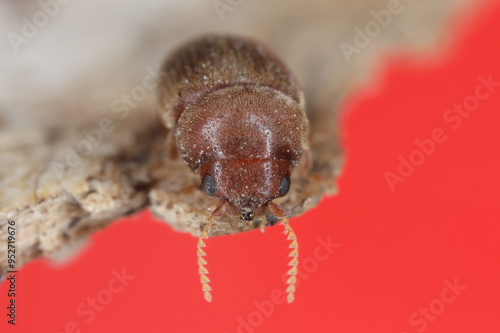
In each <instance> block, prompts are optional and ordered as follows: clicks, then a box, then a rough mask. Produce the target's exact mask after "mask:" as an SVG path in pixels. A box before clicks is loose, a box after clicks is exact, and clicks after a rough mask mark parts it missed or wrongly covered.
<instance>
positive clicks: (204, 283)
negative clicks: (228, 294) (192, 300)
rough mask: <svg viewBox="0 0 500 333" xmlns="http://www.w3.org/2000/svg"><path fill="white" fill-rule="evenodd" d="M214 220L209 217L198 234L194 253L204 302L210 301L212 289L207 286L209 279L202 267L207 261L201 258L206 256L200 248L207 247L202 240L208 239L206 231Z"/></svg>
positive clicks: (206, 271)
mask: <svg viewBox="0 0 500 333" xmlns="http://www.w3.org/2000/svg"><path fill="white" fill-rule="evenodd" d="M214 220H215V217H214V216H210V219H209V220H208V224H207V225H206V226H205V228H203V231H202V232H201V234H200V238H199V239H198V246H197V250H196V253H197V255H198V272H199V273H200V281H201V290H202V291H203V297H205V300H206V301H207V302H211V301H212V294H211V293H210V291H211V290H212V288H210V285H209V284H208V283H209V282H210V279H209V278H208V276H207V275H206V274H208V270H207V269H206V268H205V267H204V265H206V264H207V261H206V260H205V259H204V258H203V257H204V256H206V255H207V254H206V253H205V251H203V250H202V248H203V247H205V246H207V245H206V244H205V242H204V241H203V240H204V239H207V238H208V230H209V229H210V226H211V225H212V223H214Z"/></svg>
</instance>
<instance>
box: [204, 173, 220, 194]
mask: <svg viewBox="0 0 500 333" xmlns="http://www.w3.org/2000/svg"><path fill="white" fill-rule="evenodd" d="M202 183H203V191H205V193H206V194H208V195H210V196H212V197H215V190H216V189H217V185H215V180H214V178H213V177H212V176H210V175H206V176H205V177H203V181H202Z"/></svg>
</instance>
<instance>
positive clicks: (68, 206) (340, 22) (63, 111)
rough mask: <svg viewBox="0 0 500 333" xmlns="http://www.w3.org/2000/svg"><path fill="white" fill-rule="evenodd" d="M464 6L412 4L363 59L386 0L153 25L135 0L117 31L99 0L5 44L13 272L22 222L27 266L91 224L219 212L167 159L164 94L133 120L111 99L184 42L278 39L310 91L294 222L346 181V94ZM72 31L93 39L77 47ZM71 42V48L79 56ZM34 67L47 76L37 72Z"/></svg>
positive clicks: (0, 144)
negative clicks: (94, 138) (357, 37)
mask: <svg viewBox="0 0 500 333" xmlns="http://www.w3.org/2000/svg"><path fill="white" fill-rule="evenodd" d="M112 2H113V1H109V3H112ZM465 2H467V1H465V0H463V1H451V0H448V1H439V2H436V1H430V0H427V1H418V2H413V3H410V2H404V3H403V2H402V4H403V5H404V6H403V10H402V11H401V13H399V14H397V15H393V16H392V17H391V22H390V24H389V25H388V26H387V27H383V28H382V29H381V31H380V33H379V34H377V35H376V36H375V37H373V38H371V39H370V43H369V45H368V46H367V47H364V48H361V49H360V51H359V54H355V55H353V56H352V59H351V61H347V59H346V58H345V56H344V54H343V53H342V51H341V48H340V43H341V42H342V41H346V42H349V43H351V44H352V43H353V38H354V34H355V31H354V28H355V27H361V28H364V25H365V24H366V23H367V22H370V21H373V16H371V15H372V14H371V13H370V11H371V10H382V9H385V8H387V3H388V2H387V1H380V0H374V1H366V2H364V3H363V4H359V3H358V4H351V3H345V2H344V1H318V2H316V3H315V4H314V5H312V4H307V3H306V2H304V3H302V2H300V1H275V2H271V3H269V2H265V1H252V2H243V3H242V4H241V5H240V6H238V7H235V8H233V11H230V12H226V13H225V14H224V15H223V17H224V20H220V18H219V16H218V15H217V12H216V10H215V9H214V8H213V7H212V5H211V4H210V2H203V3H202V2H201V1H199V2H198V3H197V4H198V5H199V6H198V7H197V6H194V5H193V4H192V3H190V4H189V5H187V4H181V3H180V2H179V4H177V5H176V6H173V5H166V4H160V3H159V2H158V3H157V5H156V6H157V7H155V6H150V7H146V6H145V8H143V9H133V10H134V11H139V12H140V13H142V14H144V15H145V16H147V17H148V24H145V23H144V22H142V21H140V20H137V19H135V20H134V19H129V18H127V15H126V10H125V9H124V8H123V7H127V5H126V4H125V5H124V4H123V3H122V2H120V3H118V2H115V4H114V5H115V6H120V10H117V13H115V14H113V15H120V14H121V15H122V16H120V17H119V18H118V19H117V23H116V24H117V25H122V26H121V28H122V30H123V32H124V33H123V34H118V32H119V30H118V31H117V30H116V28H115V29H114V30H113V28H109V29H108V27H109V25H110V23H109V20H104V19H102V20H100V19H99V18H102V17H104V16H105V15H108V14H109V13H106V12H102V13H99V14H96V15H97V18H96V22H97V23H96V25H97V27H94V29H88V27H87V25H86V20H87V17H88V16H85V15H89V12H91V9H92V6H96V5H97V3H95V4H94V2H93V1H89V2H86V3H85V4H78V5H77V4H76V3H75V6H74V7H72V8H61V12H60V13H59V14H58V16H56V17H54V18H53V22H51V26H52V28H47V29H46V30H45V31H44V34H43V35H42V34H41V35H40V36H37V37H35V38H34V39H33V41H30V44H28V45H23V48H22V49H21V50H20V52H19V53H14V52H13V51H12V49H11V46H10V45H3V44H2V46H1V47H2V48H5V49H3V50H1V52H0V53H1V54H2V57H4V59H1V60H2V61H0V63H1V65H0V71H2V73H4V75H3V76H4V78H3V79H1V81H0V90H2V91H3V93H1V94H0V98H1V100H0V184H1V186H0V276H3V275H5V272H6V271H7V254H6V249H7V244H6V243H7V222H8V221H9V220H15V221H16V232H17V237H16V267H20V266H21V265H22V264H24V263H26V262H28V261H30V260H32V259H35V258H37V257H39V256H47V255H53V254H55V253H61V251H63V250H64V249H66V248H68V247H69V246H71V245H72V244H75V243H76V242H77V241H78V240H81V239H82V238H84V237H85V236H87V235H89V234H90V233H91V232H92V231H94V230H98V229H101V228H103V227H105V226H106V225H107V224H108V223H110V222H112V221H113V220H115V219H117V218H119V217H121V216H124V215H128V214H132V213H134V212H136V211H138V210H140V209H142V208H145V207H147V206H149V207H150V209H151V210H152V211H153V212H154V213H155V214H156V216H158V217H159V218H160V219H163V220H165V221H166V222H167V223H169V224H170V225H171V226H172V227H173V228H175V229H176V230H179V231H183V232H189V233H191V234H193V235H198V234H199V233H200V227H201V226H202V225H204V224H205V223H206V222H207V220H208V216H209V211H208V210H207V209H208V208H209V207H211V206H212V205H213V204H214V203H215V202H216V199H214V198H211V197H208V196H206V195H204V194H203V192H202V191H200V190H199V188H198V186H199V179H198V178H199V177H197V175H196V174H193V173H192V172H191V171H190V170H189V168H188V167H187V166H185V165H184V164H183V163H182V161H181V160H180V159H177V160H174V161H171V160H170V159H169V157H168V156H167V154H166V150H165V132H164V131H162V130H161V128H160V125H159V121H158V119H157V114H156V98H155V94H154V91H151V90H148V96H147V97H146V98H145V99H144V100H141V101H140V102H138V103H137V105H135V106H133V107H132V106H130V107H129V111H130V112H128V113H127V115H126V116H125V117H123V119H122V118H120V115H124V113H120V112H115V109H113V107H112V105H113V102H114V101H115V100H116V98H119V97H120V96H122V94H123V93H130V92H131V91H133V89H134V87H137V86H143V85H144V78H146V77H147V76H148V73H152V72H154V71H155V69H156V68H157V67H158V66H159V64H160V63H161V61H162V60H163V58H164V56H165V55H166V53H167V52H168V51H169V50H171V49H172V48H173V47H175V46H177V45H178V44H179V43H181V42H183V41H185V40H186V39H188V38H191V37H193V36H196V35H199V34H201V33H205V32H208V31H211V32H231V33H239V34H244V35H247V36H251V37H254V38H257V39H259V40H262V41H264V42H265V43H266V44H268V45H269V46H271V47H272V48H273V49H274V50H275V51H276V52H277V53H278V54H279V55H280V56H281V57H282V58H283V59H284V61H285V62H286V63H287V64H288V65H289V66H290V67H291V69H292V70H293V72H294V73H295V74H296V75H297V77H298V79H299V81H300V83H301V84H302V85H303V86H304V88H305V96H306V103H307V113H308V115H309V118H310V122H311V148H312V155H313V161H314V165H313V169H312V171H311V174H310V175H308V176H305V177H304V176H299V175H294V176H293V179H292V188H291V191H290V193H289V194H288V195H287V196H286V197H285V198H283V199H282V200H281V201H280V200H278V201H277V203H279V204H280V205H282V206H283V208H284V209H285V211H286V212H287V213H288V214H289V216H290V217H293V216H296V215H300V214H302V213H303V212H305V211H306V210H308V209H310V208H312V207H314V206H315V205H316V204H317V203H318V202H319V200H320V199H321V197H322V196H323V195H324V194H327V195H331V194H334V193H335V192H336V191H337V188H336V186H335V179H336V177H337V176H338V175H339V174H340V172H341V167H342V158H343V156H342V149H341V145H340V141H339V135H338V133H339V131H338V122H339V117H338V114H337V113H338V108H339V105H340V104H341V102H342V100H343V98H344V97H345V96H346V94H348V93H349V92H351V91H353V89H356V87H358V86H359V85H360V84H361V83H362V82H363V81H364V80H366V79H368V78H372V77H374V76H376V73H377V69H378V64H379V62H378V59H379V58H380V57H381V56H383V55H384V54H388V53H390V52H395V50H400V49H404V50H405V52H407V53H408V52H410V53H413V52H416V51H429V50H431V51H432V50H435V49H438V48H437V47H436V46H439V44H440V43H442V42H443V41H444V40H445V39H444V37H445V36H446V31H447V30H446V27H447V23H448V22H449V18H450V17H452V15H453V14H457V13H459V12H462V13H463V12H464V10H465V8H466V7H465V4H464V3H465ZM109 3H108V5H109V6H111V5H110V4H109ZM153 3H156V2H154V1H153ZM32 5H33V6H36V2H34V3H33V4H32ZM2 6H5V5H2ZM12 6H16V5H12ZM23 6H27V7H23V8H16V7H14V8H10V9H11V10H12V12H15V13H17V15H19V16H22V13H23V11H29V10H31V9H32V7H30V6H28V5H23ZM81 6H84V8H81ZM162 6H163V7H162ZM168 6H172V8H169V7H168ZM467 6H471V4H467ZM129 7H131V6H129ZM110 8H112V7H110ZM158 8H161V9H162V10H159V9H158ZM85 9H87V10H85ZM131 10H132V9H131ZM5 15H6V14H5ZM109 15H110V14H109ZM139 16H140V15H139ZM68 17H69V18H71V20H72V22H71V23H72V26H73V27H74V26H76V27H78V26H80V27H83V28H81V29H80V30H77V31H76V32H75V31H74V29H75V28H71V29H72V30H71V33H72V34H71V36H69V35H67V34H64V30H65V29H62V28H64V27H66V26H67V24H68V22H67V20H68ZM113 22H115V21H113ZM99 24H100V26H99ZM113 25H115V23H113ZM68 29H69V28H68ZM108 30H111V33H110V32H109V31H108ZM101 32H102V33H101ZM132 32H133V33H132ZM96 36H98V38H97V37H96ZM69 38H71V40H77V41H81V45H80V46H79V47H75V45H77V44H74V45H72V44H69V45H68V44H65V41H66V40H69ZM53 45H58V46H57V47H56V49H54V46H53ZM78 45H79V44H78ZM65 47H67V48H68V49H69V50H70V51H68V52H66V54H65V53H64V52H62V51H63V50H64V48H65ZM48 49H50V50H51V51H50V52H49V51H48ZM84 50H87V51H88V52H84ZM106 51H109V52H106ZM118 51H120V52H118ZM58 52H59V53H58ZM117 53H118V54H117ZM53 54H55V55H56V56H54V59H52V60H51V58H50V55H53ZM66 57H67V58H66ZM71 57H77V60H78V61H76V62H73V65H71V61H69V60H68V61H67V63H70V64H69V65H68V64H67V63H66V62H64V61H62V60H64V59H70V58H71ZM40 58H41V60H40ZM61 59H62V60H61ZM75 64H77V65H75ZM65 66H68V67H67V68H65ZM75 66H76V67H77V68H75ZM48 69H50V70H51V71H50V73H53V72H55V73H58V74H57V75H58V76H57V79H54V78H53V77H52V76H49V75H48V74H47V73H49V71H48ZM30 73H33V76H34V77H35V78H36V79H37V80H36V79H33V78H32V79H31V80H25V79H24V78H25V77H26V76H27V75H29V74H30ZM51 79H53V81H50V80H51ZM153 81H154V80H153ZM37 82H38V83H37ZM19 91H21V92H22V94H20V93H16V92H19ZM121 105H124V104H123V103H122V104H121ZM103 119H110V122H111V124H112V127H114V130H113V131H112V132H110V133H103V135H102V140H101V142H100V143H99V144H97V145H93V146H92V149H91V153H90V154H89V155H88V156H81V158H75V156H74V154H73V153H72V152H74V151H76V150H77V149H78V147H80V146H82V145H85V144H82V143H81V142H82V141H83V140H85V139H86V137H85V136H84V135H83V134H82V131H87V133H89V132H90V131H92V130H93V129H96V128H99V126H100V123H101V125H102V122H103V121H104V124H105V125H106V124H107V126H104V127H103V128H107V129H109V127H110V125H109V124H110V123H109V122H107V121H106V120H103ZM101 132H102V131H101ZM352 135H355V133H353V134H352ZM79 145H80V146H79ZM249 229H250V227H249V226H248V225H247V224H246V223H242V222H241V221H239V220H237V219H232V218H230V217H224V218H221V219H218V221H217V223H216V224H215V225H214V226H213V227H212V229H211V231H210V235H212V236H214V235H225V234H232V233H237V232H243V231H247V230H249Z"/></svg>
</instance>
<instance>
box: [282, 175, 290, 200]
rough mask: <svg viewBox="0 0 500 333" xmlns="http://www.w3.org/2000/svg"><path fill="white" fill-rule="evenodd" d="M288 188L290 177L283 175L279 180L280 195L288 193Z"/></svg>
mask: <svg viewBox="0 0 500 333" xmlns="http://www.w3.org/2000/svg"><path fill="white" fill-rule="evenodd" d="M289 190H290V178H289V177H285V178H283V180H282V181H281V185H280V197H284V196H285V195H286V194H287V193H288V191H289Z"/></svg>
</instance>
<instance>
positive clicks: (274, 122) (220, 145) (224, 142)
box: [159, 35, 310, 302]
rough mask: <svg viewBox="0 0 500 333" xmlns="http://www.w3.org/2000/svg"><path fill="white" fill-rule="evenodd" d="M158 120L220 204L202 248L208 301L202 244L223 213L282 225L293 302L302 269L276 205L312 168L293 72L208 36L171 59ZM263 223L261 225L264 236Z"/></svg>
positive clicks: (246, 47) (258, 50) (238, 41)
mask: <svg viewBox="0 0 500 333" xmlns="http://www.w3.org/2000/svg"><path fill="white" fill-rule="evenodd" d="M159 93H160V104H161V108H160V109H161V117H162V120H163V122H164V124H165V126H166V127H167V128H168V129H169V130H170V132H169V142H170V143H169V146H170V149H171V153H174V154H175V150H176V151H177V152H178V153H180V155H181V157H182V158H183V160H184V162H185V163H186V164H187V165H188V166H189V167H190V168H191V169H192V170H193V171H195V172H197V173H199V174H200V176H201V179H202V188H203V190H204V191H205V193H206V194H208V195H210V196H215V197H218V198H220V202H219V204H218V205H217V206H216V207H214V210H213V211H212V214H211V217H210V220H209V223H208V224H207V225H206V226H205V228H204V229H203V231H202V233H201V235H200V239H199V241H198V264H199V272H200V276H201V282H202V287H203V292H204V296H205V299H206V300H207V301H211V299H212V297H211V294H210V290H211V289H210V286H209V285H208V282H209V279H208V277H207V276H206V274H207V273H208V271H207V269H206V268H205V267H204V266H203V265H205V264H206V261H205V260H204V258H203V256H204V255H205V252H204V251H203V250H202V247H204V246H205V242H204V241H203V239H205V238H207V237H208V236H207V232H208V230H209V228H210V226H211V225H212V223H214V220H215V217H217V216H221V215H223V214H231V215H236V216H239V217H240V218H241V219H242V220H244V221H248V222H249V223H252V221H253V220H254V219H255V218H257V217H262V216H264V215H265V214H271V215H273V216H275V217H276V218H278V219H279V218H282V220H283V224H284V225H285V229H286V231H287V232H288V233H289V236H288V239H290V240H291V241H292V243H291V245H290V247H291V248H292V249H293V250H292V252H291V254H290V256H291V257H292V260H291V261H290V264H289V265H290V266H292V268H291V269H290V270H289V272H288V274H289V275H291V276H290V277H289V279H288V282H287V283H288V284H289V286H288V288H287V292H288V302H292V301H293V298H294V291H295V280H296V273H297V264H298V259H297V258H298V249H297V241H296V237H295V234H294V233H293V231H292V229H291V228H290V226H289V224H288V220H287V219H286V216H285V215H286V214H285V212H284V211H283V210H282V209H281V208H280V207H279V206H278V205H277V204H275V203H274V202H273V201H272V200H273V199H275V198H279V197H283V196H285V195H286V194H287V193H288V191H289V189H290V177H291V173H292V169H293V168H294V167H295V166H297V164H298V162H299V160H300V159H301V158H302V161H301V164H302V165H304V168H305V169H307V168H308V166H309V165H310V163H309V161H310V159H309V145H308V132H309V123H308V120H307V118H306V115H305V112H304V104H305V102H304V97H303V93H302V90H301V88H300V86H299V84H298V82H297V80H296V79H295V78H294V76H293V75H292V73H291V72H290V70H289V69H288V68H287V67H286V66H285V65H284V64H283V63H282V61H281V60H280V59H279V58H278V57H277V56H276V55H274V54H273V53H272V52H271V51H269V49H267V48H266V47H264V46H263V45H261V44H259V43H257V42H254V41H252V40H249V39H245V38H241V37H235V36H225V35H222V36H219V35H211V36H206V37H203V38H200V39H197V40H194V41H192V42H190V43H188V44H185V45H184V46H182V47H180V48H179V49H177V50H176V51H175V52H173V53H172V54H171V56H170V57H169V58H168V59H167V60H166V62H165V64H164V67H163V69H162V83H161V85H160V91H159ZM265 225H266V219H265V218H264V219H263V220H262V222H261V223H260V228H261V230H262V231H264V227H265Z"/></svg>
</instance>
